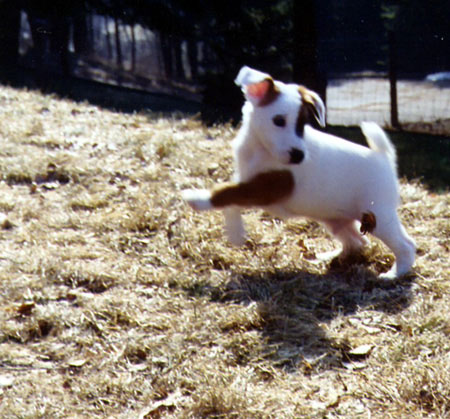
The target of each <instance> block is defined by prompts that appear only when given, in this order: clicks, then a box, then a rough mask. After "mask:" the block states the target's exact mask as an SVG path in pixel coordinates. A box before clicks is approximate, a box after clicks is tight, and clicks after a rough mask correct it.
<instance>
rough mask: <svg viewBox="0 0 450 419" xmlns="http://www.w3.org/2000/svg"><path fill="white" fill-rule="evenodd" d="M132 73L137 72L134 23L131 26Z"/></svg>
mask: <svg viewBox="0 0 450 419" xmlns="http://www.w3.org/2000/svg"><path fill="white" fill-rule="evenodd" d="M131 71H132V72H133V73H134V72H135V71H136V33H135V27H134V23H132V24H131Z"/></svg>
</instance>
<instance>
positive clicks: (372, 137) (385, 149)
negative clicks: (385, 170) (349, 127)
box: [361, 122, 397, 167]
mask: <svg viewBox="0 0 450 419" xmlns="http://www.w3.org/2000/svg"><path fill="white" fill-rule="evenodd" d="M361 130H362V132H363V134H364V136H365V137H366V140H367V143H368V144H369V147H370V148H371V149H372V150H373V151H376V152H378V153H382V154H385V155H386V157H387V158H388V159H389V160H390V161H391V163H392V165H393V167H396V165H397V153H396V152H395V148H394V146H393V145H392V143H391V141H390V140H389V138H388V136H387V135H386V133H385V132H384V131H383V130H382V129H381V127H380V126H379V125H378V124H376V123H375V122H362V123H361Z"/></svg>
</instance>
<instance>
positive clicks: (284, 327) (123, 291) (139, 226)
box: [0, 87, 450, 418]
mask: <svg viewBox="0 0 450 419" xmlns="http://www.w3.org/2000/svg"><path fill="white" fill-rule="evenodd" d="M234 134H235V131H234V129H233V128H232V127H230V126H227V125H221V126H216V127H211V128H206V127H204V126H203V125H202V124H201V123H200V122H199V121H197V120H196V119H195V118H193V119H186V118H184V117H183V116H182V115H179V116H174V117H172V118H164V117H162V116H159V115H156V114H150V113H138V114H134V115H130V114H121V113H113V112H109V111H105V110H102V109H100V108H97V107H94V106H91V105H89V104H85V103H75V102H71V101H67V100H60V99H58V98H56V97H54V96H45V95H41V94H39V93H38V92H31V91H26V90H14V89H11V88H7V87H1V88H0V141H1V144H2V147H1V150H0V155H1V159H0V179H1V182H0V192H1V194H0V213H1V214H2V217H1V220H0V221H1V228H0V245H1V253H0V268H1V269H0V279H1V281H0V288H1V293H0V325H1V328H0V399H1V403H0V415H1V416H2V417H30V418H34V417H53V418H57V417H60V418H63V417H89V418H95V417H98V418H101V417H118V418H129V417H141V418H158V417H179V418H189V417H191V418H199V417H216V418H217V417H227V418H233V417H234V418H258V417H259V418H281V417H283V418H295V417H330V418H331V417H369V416H370V417H372V418H387V417H392V418H397V417H412V418H414V417H416V418H419V417H425V416H427V417H442V418H443V417H447V416H448V415H449V414H450V403H449V400H450V390H449V388H450V386H449V382H450V367H449V366H450V358H449V356H450V355H449V354H450V343H449V342H450V339H449V337H450V323H449V318H448V307H449V306H450V296H449V295H450V294H449V287H450V279H449V277H450V276H449V270H450V267H449V259H450V258H449V256H450V247H449V242H450V225H449V210H448V208H449V205H450V195H449V194H448V193H440V194H436V193H433V192H430V191H427V190H426V189H425V188H424V187H422V186H421V185H420V184H419V183H415V182H406V181H403V182H402V187H401V188H402V195H403V205H402V206H401V209H400V212H401V218H402V220H403V221H404V223H405V225H406V228H407V229H408V231H409V232H410V234H411V235H412V236H413V237H414V238H415V240H416V241H417V243H418V249H419V250H418V257H417V263H416V272H417V273H416V275H413V276H411V277H408V278H404V279H402V280H400V281H396V282H394V283H392V284H388V285H386V284H382V283H380V282H379V281H378V280H377V278H376V273H377V272H380V271H383V270H387V268H388V267H389V265H390V264H391V263H392V259H393V258H392V255H391V254H390V253H389V252H388V251H387V249H386V248H384V247H383V246H382V245H381V244H380V243H379V242H376V241H374V240H373V241H372V245H371V246H370V248H369V249H368V250H367V252H366V254H365V256H364V257H363V258H361V259H359V260H353V261H351V262H352V263H348V264H336V263H334V264H331V265H327V264H325V263H322V262H318V261H317V259H316V254H317V253H320V252H323V251H328V250H332V249H333V248H334V247H335V246H336V245H337V244H336V243H335V242H333V241H332V240H331V239H330V237H328V236H327V234H326V233H325V231H324V230H323V229H322V228H321V227H320V226H319V225H318V224H316V223H312V222H308V221H305V220H292V221H289V222H281V221H278V220H274V219H272V218H269V217H268V216H266V215H265V214H264V213H261V212H259V211H249V212H248V213H246V221H247V224H248V229H249V232H250V234H251V240H250V241H249V243H248V244H247V245H246V246H245V247H243V248H242V249H237V248H234V247H232V246H230V245H228V244H227V242H226V239H225V237H224V235H223V232H222V223H223V220H222V217H221V214H220V213H208V214H204V213H203V214H196V213H194V212H192V211H191V210H189V208H188V207H187V206H186V205H185V204H184V203H183V202H181V200H180V194H179V193H180V191H181V190H182V189H184V188H187V187H197V186H210V185H212V184H213V183H215V182H220V181H226V180H229V176H230V172H231V158H230V147H229V142H230V140H231V139H232V137H233V135H234Z"/></svg>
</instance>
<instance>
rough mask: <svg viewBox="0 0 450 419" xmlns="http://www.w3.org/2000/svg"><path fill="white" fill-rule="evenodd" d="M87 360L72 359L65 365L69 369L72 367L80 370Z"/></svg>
mask: <svg viewBox="0 0 450 419" xmlns="http://www.w3.org/2000/svg"><path fill="white" fill-rule="evenodd" d="M86 362H87V359H83V358H80V359H72V360H70V361H69V362H68V363H67V364H68V365H69V367H73V368H81V367H82V366H83V365H84V364H86Z"/></svg>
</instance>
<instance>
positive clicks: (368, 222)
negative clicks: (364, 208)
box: [359, 211, 377, 235]
mask: <svg viewBox="0 0 450 419" xmlns="http://www.w3.org/2000/svg"><path fill="white" fill-rule="evenodd" d="M376 226H377V219H376V217H375V214H374V213H373V212H372V211H368V212H364V213H363V215H362V217H361V227H360V229H359V231H361V233H362V234H363V235H364V234H367V233H372V231H373V230H375V227H376Z"/></svg>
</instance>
